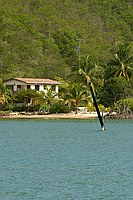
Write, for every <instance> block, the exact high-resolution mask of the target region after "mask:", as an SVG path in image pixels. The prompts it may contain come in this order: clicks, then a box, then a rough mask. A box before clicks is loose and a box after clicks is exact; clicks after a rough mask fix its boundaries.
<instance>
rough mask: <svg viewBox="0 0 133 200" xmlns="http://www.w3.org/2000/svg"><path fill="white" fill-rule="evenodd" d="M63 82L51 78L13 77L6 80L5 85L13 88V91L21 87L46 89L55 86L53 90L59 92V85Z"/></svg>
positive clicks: (38, 89)
mask: <svg viewBox="0 0 133 200" xmlns="http://www.w3.org/2000/svg"><path fill="white" fill-rule="evenodd" d="M60 84H61V83H60V82H58V81H54V80H51V79H38V78H11V79H8V80H6V81H4V85H5V86H6V87H7V88H9V89H11V90H12V91H13V92H17V91H18V90H21V89H24V90H26V89H33V90H37V91H46V87H48V88H50V87H52V88H53V91H55V92H56V93H58V91H59V85H60Z"/></svg>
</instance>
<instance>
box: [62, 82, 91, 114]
mask: <svg viewBox="0 0 133 200" xmlns="http://www.w3.org/2000/svg"><path fill="white" fill-rule="evenodd" d="M86 94H87V93H86V88H85V87H84V86H83V85H82V84H73V85H71V88H70V89H69V91H68V93H66V94H65V96H64V98H65V99H66V100H69V101H70V102H73V103H74V105H75V107H76V109H75V114H77V113H78V105H79V103H80V102H81V101H86V100H87V98H88V97H86Z"/></svg>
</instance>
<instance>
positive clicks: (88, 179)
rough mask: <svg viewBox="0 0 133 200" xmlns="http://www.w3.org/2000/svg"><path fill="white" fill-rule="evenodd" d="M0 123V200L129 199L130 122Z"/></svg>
mask: <svg viewBox="0 0 133 200" xmlns="http://www.w3.org/2000/svg"><path fill="white" fill-rule="evenodd" d="M105 123H106V130H105V131H100V126H99V122H98V121H97V120H89V121H87V120H72V121H71V120H64V121H63V120H56V121H54V120H53V121H52V120H50V121H46V120H44V121H43V120H0V200H26V199H27V200H29V199H35V200H45V199H46V200H119V199H121V200H127V199H133V120H108V121H106V122H105Z"/></svg>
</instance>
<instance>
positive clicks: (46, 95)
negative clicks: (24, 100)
mask: <svg viewBox="0 0 133 200" xmlns="http://www.w3.org/2000/svg"><path fill="white" fill-rule="evenodd" d="M40 94H41V95H40V96H39V97H37V98H35V99H34V100H33V101H34V102H35V104H37V103H44V102H47V104H48V114H49V113H50V108H51V103H52V101H53V99H54V98H56V97H57V93H56V92H53V90H52V87H50V88H48V87H46V91H45V92H41V93H40Z"/></svg>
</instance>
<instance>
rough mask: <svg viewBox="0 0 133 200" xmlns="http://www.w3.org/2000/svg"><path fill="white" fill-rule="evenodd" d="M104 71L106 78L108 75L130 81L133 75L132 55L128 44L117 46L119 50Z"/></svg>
mask: <svg viewBox="0 0 133 200" xmlns="http://www.w3.org/2000/svg"><path fill="white" fill-rule="evenodd" d="M106 71H107V73H108V74H107V73H106V75H107V77H108V75H109V76H110V77H112V76H114V77H120V76H122V77H124V78H125V79H126V80H128V81H129V80H130V77H131V75H132V74H133V55H132V54H131V46H130V45H129V44H127V43H126V44H121V45H119V49H118V50H117V52H116V53H115V54H114V58H113V59H111V60H110V61H109V63H108V67H107V69H106ZM109 71H110V72H109Z"/></svg>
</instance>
